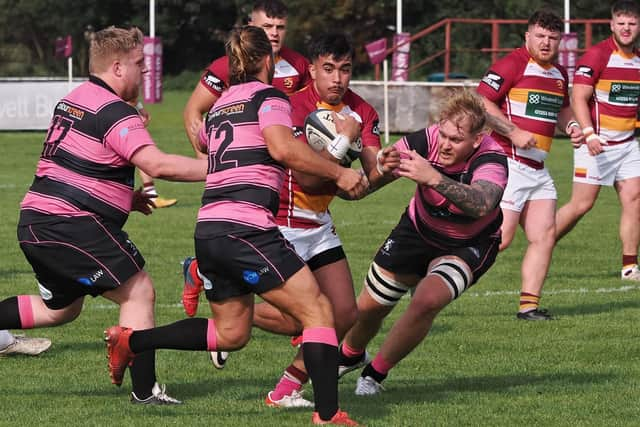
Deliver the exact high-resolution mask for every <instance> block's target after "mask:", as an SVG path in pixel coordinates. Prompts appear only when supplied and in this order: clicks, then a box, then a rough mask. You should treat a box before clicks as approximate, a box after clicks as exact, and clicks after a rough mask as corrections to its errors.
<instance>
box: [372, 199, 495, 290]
mask: <svg viewBox="0 0 640 427" xmlns="http://www.w3.org/2000/svg"><path fill="white" fill-rule="evenodd" d="M499 246H500V237H499V236H495V237H492V236H486V237H483V238H481V239H478V241H477V242H475V243H473V244H471V245H470V246H464V247H456V248H454V247H451V248H441V247H438V246H435V245H432V244H429V243H428V242H426V241H425V240H424V239H423V238H422V237H420V234H418V231H417V230H416V228H415V226H414V225H413V222H412V221H411V218H409V215H408V214H407V212H406V211H405V212H404V213H403V214H402V217H401V218H400V221H399V222H398V225H396V226H395V228H394V229H393V230H392V231H391V234H389V237H387V239H386V240H385V241H384V243H383V244H382V246H381V247H380V249H378V252H377V253H376V256H375V258H374V262H375V263H376V264H378V265H379V266H380V267H382V268H384V269H385V270H388V271H391V272H393V273H396V274H415V275H417V276H419V277H424V276H426V274H427V269H428V267H429V263H430V262H431V261H433V260H434V259H436V258H438V257H441V256H447V255H448V256H457V257H458V258H460V259H462V260H463V261H464V262H465V263H466V264H467V265H468V266H469V268H470V269H471V271H472V273H473V282H472V283H471V284H473V283H476V282H477V281H478V279H479V278H480V277H481V276H482V275H483V274H484V273H486V272H487V270H489V267H491V266H492V265H493V263H494V262H495V260H496V256H497V255H498V247H499ZM471 284H470V285H471Z"/></svg>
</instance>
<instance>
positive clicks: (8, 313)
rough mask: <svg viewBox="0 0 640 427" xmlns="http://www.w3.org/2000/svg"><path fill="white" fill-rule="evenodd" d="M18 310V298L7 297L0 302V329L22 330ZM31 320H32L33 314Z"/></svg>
mask: <svg viewBox="0 0 640 427" xmlns="http://www.w3.org/2000/svg"><path fill="white" fill-rule="evenodd" d="M20 308H21V307H20V305H19V304H18V297H9V298H7V299H5V300H3V301H1V302H0V329H23V328H22V322H21V320H20ZM31 319H32V320H33V312H32V313H31Z"/></svg>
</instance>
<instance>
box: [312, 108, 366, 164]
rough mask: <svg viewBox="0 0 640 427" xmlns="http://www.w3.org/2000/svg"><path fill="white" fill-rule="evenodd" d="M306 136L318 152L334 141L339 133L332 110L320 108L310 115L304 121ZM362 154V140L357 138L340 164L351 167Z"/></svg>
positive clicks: (338, 114)
mask: <svg viewBox="0 0 640 427" xmlns="http://www.w3.org/2000/svg"><path fill="white" fill-rule="evenodd" d="M337 116H338V118H340V117H342V116H341V115H340V113H337ZM343 120H344V119H343ZM304 135H305V137H306V138H307V142H308V143H309V145H310V146H311V148H313V149H314V150H316V151H322V149H323V148H324V147H325V146H326V145H327V144H329V143H330V142H331V141H333V139H334V138H335V137H336V136H337V132H336V125H335V123H334V122H333V116H332V115H331V110H327V109H324V108H320V109H318V110H315V111H312V112H311V113H309V115H308V116H307V118H306V119H305V121H304ZM361 152H362V139H361V138H357V139H356V140H355V141H353V142H352V143H351V144H349V150H348V151H347V154H345V156H344V158H343V159H342V160H340V164H341V165H343V166H348V165H350V164H351V162H353V161H354V160H356V159H358V158H359V157H360V153H361Z"/></svg>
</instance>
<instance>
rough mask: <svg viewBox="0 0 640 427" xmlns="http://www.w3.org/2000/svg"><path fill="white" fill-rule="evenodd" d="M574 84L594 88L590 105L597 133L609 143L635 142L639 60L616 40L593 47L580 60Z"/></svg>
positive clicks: (607, 40)
mask: <svg viewBox="0 0 640 427" xmlns="http://www.w3.org/2000/svg"><path fill="white" fill-rule="evenodd" d="M573 83H574V84H584V85H589V86H592V87H593V88H594V92H593V97H592V98H591V101H590V102H589V107H590V109H591V120H592V122H593V128H594V130H595V132H596V133H597V134H598V135H600V137H601V138H602V139H604V140H605V141H608V142H609V143H616V142H626V141H630V140H632V139H633V132H634V130H635V126H636V113H637V110H638V96H639V95H640V57H639V55H638V51H637V50H634V52H633V54H631V55H627V54H625V53H624V52H621V51H620V50H618V47H617V46H616V44H615V42H614V41H613V37H610V38H608V39H606V40H604V41H602V42H600V43H598V44H596V45H595V46H593V47H591V48H590V49H589V50H588V51H587V52H586V53H585V54H584V55H583V56H582V57H581V58H580V59H579V60H578V64H577V66H576V72H575V75H574V78H573Z"/></svg>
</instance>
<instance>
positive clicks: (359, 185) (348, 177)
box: [336, 168, 369, 200]
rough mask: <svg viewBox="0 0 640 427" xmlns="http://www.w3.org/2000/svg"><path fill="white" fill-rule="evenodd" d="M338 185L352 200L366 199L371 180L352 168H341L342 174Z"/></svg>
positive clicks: (337, 182)
mask: <svg viewBox="0 0 640 427" xmlns="http://www.w3.org/2000/svg"><path fill="white" fill-rule="evenodd" d="M336 185H337V186H338V188H340V189H341V190H342V191H344V192H345V193H347V194H348V195H349V198H350V199H352V200H357V199H360V198H362V197H364V195H365V194H366V193H367V191H368V190H369V180H367V177H366V176H364V175H363V174H361V173H360V172H358V171H357V170H354V169H351V168H341V173H340V176H339V177H338V179H337V181H336Z"/></svg>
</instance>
